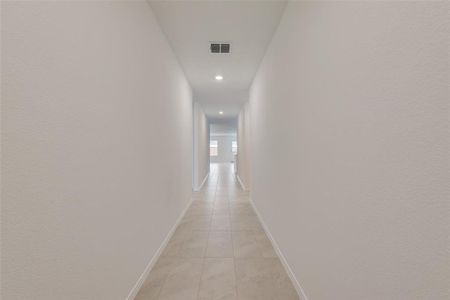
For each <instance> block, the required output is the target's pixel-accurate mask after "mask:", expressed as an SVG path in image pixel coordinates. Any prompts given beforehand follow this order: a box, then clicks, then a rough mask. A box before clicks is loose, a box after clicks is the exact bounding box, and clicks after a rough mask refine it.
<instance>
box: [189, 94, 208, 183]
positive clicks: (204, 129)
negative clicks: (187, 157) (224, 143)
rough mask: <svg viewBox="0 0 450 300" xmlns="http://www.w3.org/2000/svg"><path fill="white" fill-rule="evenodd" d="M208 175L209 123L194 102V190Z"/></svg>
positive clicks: (200, 108)
mask: <svg viewBox="0 0 450 300" xmlns="http://www.w3.org/2000/svg"><path fill="white" fill-rule="evenodd" d="M208 174H209V123H208V119H207V118H206V115H205V113H204V112H203V110H202V107H201V106H200V104H199V103H198V102H194V182H193V187H194V189H199V188H200V187H201V185H202V183H203V182H204V180H205V178H206V176H208Z"/></svg>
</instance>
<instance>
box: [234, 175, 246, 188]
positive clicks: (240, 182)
mask: <svg viewBox="0 0 450 300" xmlns="http://www.w3.org/2000/svg"><path fill="white" fill-rule="evenodd" d="M236 178H237V180H238V181H239V184H240V185H241V188H242V189H243V190H244V191H248V190H247V188H246V187H245V185H244V183H243V182H242V180H241V177H239V175H238V174H236Z"/></svg>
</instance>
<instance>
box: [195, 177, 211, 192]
mask: <svg viewBox="0 0 450 300" xmlns="http://www.w3.org/2000/svg"><path fill="white" fill-rule="evenodd" d="M208 177H209V172H208V174H206V176H205V178H203V181H202V184H200V186H199V187H196V188H194V191H195V192H198V191H200V190H201V189H202V187H203V186H204V185H205V182H206V179H208Z"/></svg>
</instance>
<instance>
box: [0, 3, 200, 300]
mask: <svg viewBox="0 0 450 300" xmlns="http://www.w3.org/2000/svg"><path fill="white" fill-rule="evenodd" d="M1 5H2V41H1V42H2V78H3V81H2V86H1V87H2V94H1V95H2V121H3V123H2V125H3V126H2V146H3V149H2V155H3V157H2V166H1V171H2V186H3V189H2V216H1V218H2V289H1V296H0V298H2V299H8V300H13V299H45V300H48V299H67V300H70V299H74V300H79V299H96V300H97V299H99V300H100V299H105V300H106V299H108V300H111V299H121V300H122V299H125V298H126V297H127V295H128V293H129V292H130V290H131V289H132V288H133V286H134V284H135V283H136V282H137V280H138V278H139V276H140V275H141V274H142V272H143V271H144V268H145V267H146V265H147V264H148V262H149V260H150V259H151V257H152V256H153V254H154V253H155V252H156V250H157V249H158V247H159V246H160V245H161V242H162V241H163V239H164V238H165V236H166V234H167V233H168V232H169V230H170V228H171V227H172V226H173V225H174V223H175V220H176V218H177V217H178V215H179V214H180V213H181V211H182V209H183V208H184V207H185V205H186V204H187V203H188V201H189V198H190V193H191V182H192V180H191V176H192V175H191V174H192V168H191V167H192V163H191V160H192V102H191V90H190V87H189V85H188V83H187V81H186V79H185V77H184V75H183V72H182V71H181V69H180V67H179V66H178V64H177V62H176V60H175V58H174V56H173V54H172V52H171V50H170V48H169V46H168V44H167V42H166V40H165V38H164V36H163V35H162V33H161V31H160V28H159V26H158V25H157V23H156V22H155V18H154V16H153V13H152V11H151V10H150V8H149V6H148V4H147V3H146V2H145V1H115V2H113V1H75V2H58V1H51V2H43V1H34V2H33V1H8V2H5V1H2V3H1ZM162 137H163V138H162Z"/></svg>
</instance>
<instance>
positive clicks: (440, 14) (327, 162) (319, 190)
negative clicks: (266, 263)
mask: <svg viewBox="0 0 450 300" xmlns="http://www.w3.org/2000/svg"><path fill="white" fill-rule="evenodd" d="M449 36H450V32H449V27H448V2H393V1H392V2H292V3H290V4H288V6H287V8H286V11H285V14H284V16H283V18H282V20H281V23H280V26H279V28H278V30H277V32H276V34H275V36H274V38H273V40H272V42H271V45H270V47H269V49H268V52H267V53H266V56H265V58H264V60H263V62H262V65H261V67H260V69H259V71H258V74H257V76H256V79H255V81H254V83H253V86H252V89H251V95H250V107H251V108H250V109H251V117H252V124H251V129H252V139H251V141H252V145H251V146H252V148H251V153H252V161H253V164H252V198H253V200H254V201H255V202H256V206H257V207H258V209H259V210H260V212H261V213H262V216H263V218H264V220H265V221H266V223H267V225H268V227H269V228H270V230H271V232H272V234H273V236H274V238H275V239H276V241H277V242H278V244H279V246H280V248H281V250H282V252H283V253H284V254H285V256H286V258H287V261H288V262H289V264H290V266H291V267H292V269H293V271H294V272H295V274H296V277H297V279H298V281H299V282H300V284H301V285H302V286H303V288H304V290H305V292H306V295H307V296H308V297H309V299H311V300H328V299H339V300H341V299H346V300H360V299H365V300H379V299H383V300H399V299H405V300H406V299H408V300H413V299H416V300H423V299H427V300H442V299H448V298H449V295H448V282H449V281H448V280H449V263H448V262H449V261H450V260H449V253H448V228H449V226H448V225H449V221H448V220H449V215H448V199H449V182H450V180H449V176H448V175H449V174H448V167H449V166H448V123H447V121H448V116H449V111H448V101H449V94H448V78H449V70H448V37H449Z"/></svg>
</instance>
